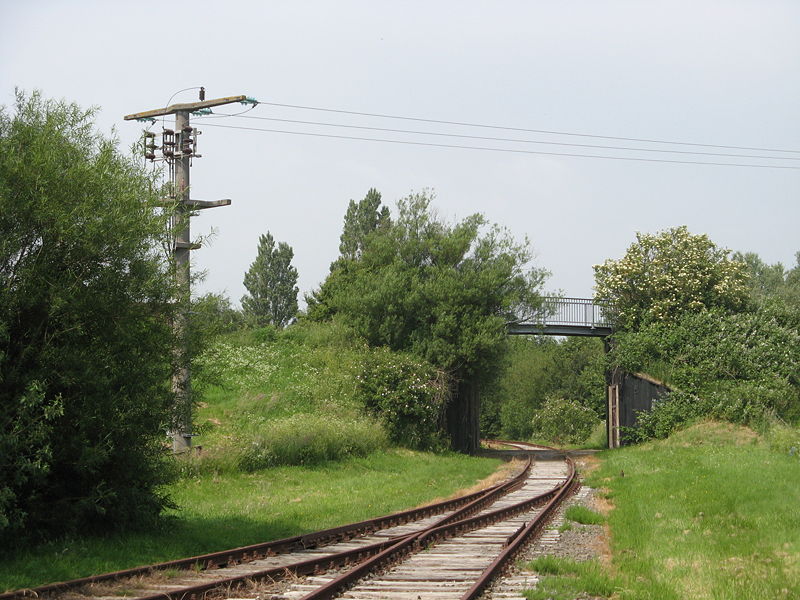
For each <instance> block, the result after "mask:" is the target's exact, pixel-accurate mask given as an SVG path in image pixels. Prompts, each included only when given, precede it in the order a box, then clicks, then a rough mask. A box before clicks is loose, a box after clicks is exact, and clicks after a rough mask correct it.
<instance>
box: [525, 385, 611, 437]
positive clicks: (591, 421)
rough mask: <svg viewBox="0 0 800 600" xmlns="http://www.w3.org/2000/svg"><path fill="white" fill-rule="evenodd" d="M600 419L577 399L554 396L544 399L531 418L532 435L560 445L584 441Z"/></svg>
mask: <svg viewBox="0 0 800 600" xmlns="http://www.w3.org/2000/svg"><path fill="white" fill-rule="evenodd" d="M599 421H600V419H598V418H597V415H596V414H595V413H594V411H593V410H592V409H591V408H589V407H588V406H583V405H582V404H580V403H579V402H578V401H577V400H568V399H566V398H558V397H552V398H548V399H546V400H545V401H544V403H543V404H542V406H541V407H540V408H539V410H537V411H536V413H535V414H534V415H533V419H531V432H532V433H531V436H532V437H533V438H534V439H538V440H548V441H551V442H555V443H556V444H558V445H564V444H579V443H581V442H584V441H585V440H586V439H587V438H588V437H589V436H590V435H591V433H592V431H593V430H594V429H595V427H597V425H598V423H599Z"/></svg>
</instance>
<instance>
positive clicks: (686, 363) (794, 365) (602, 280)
mask: <svg viewBox="0 0 800 600" xmlns="http://www.w3.org/2000/svg"><path fill="white" fill-rule="evenodd" d="M684 254H685V255H686V259H685V260H684V259H681V258H680V257H681V256H683V255H684ZM729 254H730V253H729V251H727V250H723V249H719V248H717V247H716V246H715V245H714V244H713V243H712V242H711V241H710V240H709V239H708V238H707V237H706V236H693V235H691V234H689V233H688V231H687V230H686V228H677V229H672V230H668V231H666V232H662V233H661V234H658V235H655V236H641V235H640V236H638V238H637V243H636V244H634V245H632V246H631V248H629V249H628V252H627V253H626V256H625V257H624V258H623V259H622V260H620V261H606V263H605V264H604V265H602V266H601V267H596V271H597V276H598V294H599V295H600V296H601V297H603V298H605V299H610V298H611V297H616V298H618V300H616V302H617V304H616V307H617V308H616V309H615V310H616V312H615V313H614V315H615V318H616V319H617V325H618V326H619V327H620V328H621V330H620V331H619V332H618V333H617V334H616V335H615V336H614V341H613V344H612V347H613V350H612V352H611V354H610V357H609V358H610V360H609V367H610V368H622V369H624V370H626V371H629V372H646V373H649V374H650V375H653V376H655V377H657V378H659V379H661V380H664V381H666V382H667V383H668V384H669V385H670V386H671V387H672V388H673V390H674V391H673V392H672V393H671V394H670V395H669V396H668V398H667V399H665V400H664V401H662V402H659V403H658V404H656V405H655V407H654V408H653V411H652V412H650V413H648V414H640V415H639V419H638V422H637V427H636V428H633V429H630V430H628V431H626V432H625V434H626V438H627V439H628V440H629V441H642V440H647V439H652V438H663V437H666V436H668V435H669V434H670V433H672V432H673V431H676V430H677V429H678V428H680V427H682V426H684V425H686V424H688V423H691V422H693V421H695V420H696V419H698V418H703V417H708V418H715V419H725V420H728V421H731V422H734V423H743V424H747V425H751V426H754V427H757V428H759V429H760V430H765V429H766V428H768V427H770V426H773V425H774V424H780V423H781V422H788V423H790V424H791V423H797V422H798V420H800V368H799V366H800V263H798V266H797V267H795V268H794V269H791V270H789V271H786V270H785V269H784V268H783V266H782V265H780V264H776V265H771V266H770V265H766V264H765V263H763V261H761V260H760V259H759V258H758V256H757V255H755V254H752V253H750V254H746V255H742V254H738V255H735V256H733V257H729V256H728V255H729ZM654 269H657V270H658V271H659V273H660V275H659V277H657V278H655V279H653V280H652V281H653V282H652V283H648V284H647V285H645V284H644V281H645V279H644V278H647V277H649V274H650V273H651V272H652V271H653V270H654ZM648 281H649V280H648ZM656 282H661V283H660V285H659V286H658V289H657V290H656V289H654V286H656ZM625 286H627V287H625ZM637 288H640V290H639V292H637V291H636V289H637ZM624 290H626V291H624ZM615 294H617V296H615ZM662 300H663V302H662ZM659 302H661V304H659Z"/></svg>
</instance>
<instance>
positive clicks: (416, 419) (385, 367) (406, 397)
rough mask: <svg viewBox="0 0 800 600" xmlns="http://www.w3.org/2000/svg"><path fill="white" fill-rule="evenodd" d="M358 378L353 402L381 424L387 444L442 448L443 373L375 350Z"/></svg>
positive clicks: (412, 359) (384, 350)
mask: <svg viewBox="0 0 800 600" xmlns="http://www.w3.org/2000/svg"><path fill="white" fill-rule="evenodd" d="M361 365H362V366H361V369H360V373H359V374H358V376H357V381H358V383H357V385H356V398H357V399H358V400H359V402H360V403H362V404H363V405H364V408H365V409H366V410H367V412H368V413H369V414H371V415H373V416H375V417H377V418H378V419H380V420H381V422H382V423H383V426H384V427H385V428H386V431H387V432H388V434H389V438H390V440H391V441H392V442H393V443H395V444H398V445H401V446H407V447H409V448H416V449H437V448H440V447H441V446H443V440H442V421H443V419H444V407H445V402H446V401H447V396H448V388H447V385H448V381H447V378H446V377H445V375H444V373H442V372H440V371H437V370H436V369H435V368H433V367H432V366H431V365H430V364H429V363H427V362H425V361H422V360H420V359H418V358H415V357H413V356H409V355H405V354H401V353H398V352H390V351H389V350H388V349H387V348H377V349H375V350H373V351H372V352H370V353H368V354H366V355H365V356H364V359H363V361H362V363H361Z"/></svg>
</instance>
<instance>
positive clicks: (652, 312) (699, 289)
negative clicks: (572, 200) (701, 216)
mask: <svg viewBox="0 0 800 600" xmlns="http://www.w3.org/2000/svg"><path fill="white" fill-rule="evenodd" d="M729 254H730V252H729V251H728V250H725V249H722V248H719V247H717V246H716V244H714V243H713V242H712V241H711V240H710V239H709V237H708V236H707V235H693V234H691V233H690V232H689V230H688V229H687V228H686V227H685V226H681V227H675V228H673V229H668V230H666V231H662V232H659V233H657V234H645V233H637V234H636V242H634V243H633V244H631V245H630V246H629V247H628V250H627V251H626V253H625V256H624V257H622V258H621V259H620V260H611V259H609V260H606V261H605V262H604V263H603V264H602V265H595V267H594V271H595V282H596V287H595V290H596V292H595V299H596V300H598V301H602V302H607V303H608V304H609V316H610V317H611V318H612V320H613V322H614V323H615V326H616V327H617V328H618V329H623V330H635V329H637V328H638V327H640V326H642V325H644V324H647V323H651V322H669V321H672V320H674V319H676V318H678V317H679V316H680V315H682V314H684V313H687V312H688V313H692V312H698V311H701V310H707V309H712V308H718V309H722V310H725V311H734V312H735V311H738V310H742V309H743V308H745V306H746V304H747V299H748V289H747V272H746V268H745V265H744V263H742V262H741V261H738V260H732V259H731V258H730V256H729Z"/></svg>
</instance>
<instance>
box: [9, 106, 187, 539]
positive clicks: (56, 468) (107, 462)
mask: <svg viewBox="0 0 800 600" xmlns="http://www.w3.org/2000/svg"><path fill="white" fill-rule="evenodd" d="M92 119H93V111H84V110H81V109H80V108H79V107H77V106H76V105H74V104H67V103H64V102H53V101H47V100H44V99H42V98H41V97H40V95H38V94H32V95H29V96H28V95H24V94H22V93H18V95H17V100H16V106H15V109H14V114H10V113H9V112H8V111H7V110H6V109H3V110H2V111H0V405H2V407H3V408H2V414H0V532H2V537H3V539H4V540H11V539H14V537H15V536H17V537H18V536H20V535H21V534H22V533H23V532H24V533H25V534H26V535H30V536H35V535H38V534H41V533H49V534H52V533H59V532H65V531H66V532H68V531H75V530H78V529H81V530H94V529H104V530H105V529H107V528H110V527H119V526H124V525H128V524H131V523H141V522H142V521H143V520H147V519H152V518H153V517H155V516H156V515H157V514H158V513H159V512H160V510H161V509H162V507H164V506H165V503H166V502H167V501H166V499H165V498H164V497H162V496H161V495H160V494H159V493H158V491H157V490H158V486H159V485H160V484H162V483H164V482H165V480H166V477H167V475H166V471H165V469H164V464H163V462H162V453H163V448H162V443H163V439H164V430H165V428H166V426H167V424H168V419H169V406H170V402H171V397H170V392H169V377H170V373H171V364H170V360H171V358H170V357H171V356H172V348H173V334H172V330H171V327H170V325H169V323H170V315H171V311H172V306H173V303H172V302H171V301H170V299H171V298H172V296H173V288H172V284H171V281H172V278H171V277H170V276H169V273H168V272H167V270H166V269H165V268H164V265H163V263H162V261H161V259H160V258H159V256H158V254H157V253H155V252H154V251H153V248H154V247H157V245H158V242H159V237H160V235H161V234H162V232H163V231H164V227H163V226H164V222H163V220H162V217H158V216H155V215H154V211H153V210H152V207H153V206H154V202H155V199H156V196H155V194H154V191H153V185H152V183H153V182H152V181H151V180H150V179H149V178H148V177H147V176H146V175H145V173H144V172H143V170H142V168H141V167H140V166H139V163H138V161H134V160H133V159H128V158H125V157H124V156H122V155H121V154H120V153H119V151H118V149H117V143H116V140H114V139H109V138H106V137H103V136H101V135H99V134H97V133H95V132H94V128H93V120H92Z"/></svg>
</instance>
